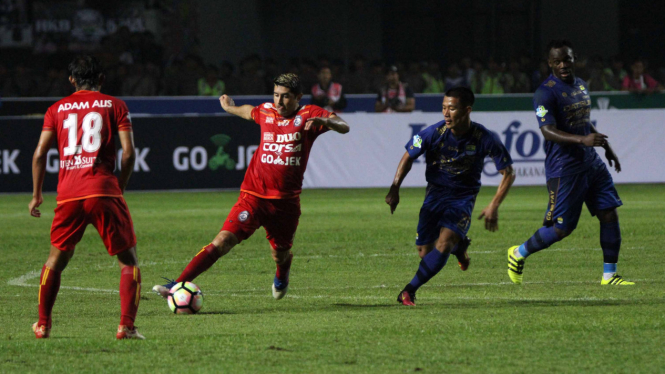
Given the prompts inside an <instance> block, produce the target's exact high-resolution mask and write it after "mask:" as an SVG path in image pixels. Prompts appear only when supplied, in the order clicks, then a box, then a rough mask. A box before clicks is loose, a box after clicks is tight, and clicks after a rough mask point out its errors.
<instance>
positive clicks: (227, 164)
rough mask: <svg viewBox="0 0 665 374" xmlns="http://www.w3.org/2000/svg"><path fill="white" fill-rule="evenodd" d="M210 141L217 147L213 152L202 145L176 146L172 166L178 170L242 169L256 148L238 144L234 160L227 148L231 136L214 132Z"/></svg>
mask: <svg viewBox="0 0 665 374" xmlns="http://www.w3.org/2000/svg"><path fill="white" fill-rule="evenodd" d="M210 141H211V142H212V143H213V144H214V145H215V146H216V147H217V148H216V151H215V153H214V154H209V153H208V151H207V150H206V149H205V148H204V147H202V146H200V145H199V146H194V147H191V148H189V147H185V146H181V147H176V149H175V150H174V151H173V167H174V168H175V169H176V170H178V171H188V170H195V171H202V170H204V169H206V167H207V168H208V169H210V170H212V171H215V170H218V169H220V168H222V169H226V170H244V169H245V168H246V167H247V165H248V164H249V160H251V159H252V156H253V155H254V152H255V151H256V150H257V149H258V146H257V145H250V146H247V147H245V146H244V145H239V146H238V150H237V159H238V161H235V160H234V159H233V157H231V155H230V154H229V153H227V150H228V148H229V143H230V142H231V137H230V136H228V135H226V134H216V135H213V136H212V137H211V138H210Z"/></svg>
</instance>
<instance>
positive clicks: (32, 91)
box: [2, 62, 39, 97]
mask: <svg viewBox="0 0 665 374" xmlns="http://www.w3.org/2000/svg"><path fill="white" fill-rule="evenodd" d="M38 94H39V87H38V86H37V81H36V80H35V79H34V76H33V73H32V71H31V69H30V68H28V67H27V66H26V65H25V64H24V63H23V62H18V63H17V64H16V66H15V67H14V71H13V74H10V76H9V79H7V81H6V82H5V85H4V87H3V89H2V96H5V97H31V96H37V95H38Z"/></svg>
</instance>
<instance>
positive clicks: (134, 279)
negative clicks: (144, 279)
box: [120, 266, 141, 329]
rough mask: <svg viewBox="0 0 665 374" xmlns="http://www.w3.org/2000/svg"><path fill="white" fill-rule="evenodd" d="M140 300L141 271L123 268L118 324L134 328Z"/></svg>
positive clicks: (133, 268) (129, 267) (127, 267)
mask: <svg viewBox="0 0 665 374" xmlns="http://www.w3.org/2000/svg"><path fill="white" fill-rule="evenodd" d="M140 299H141V270H140V269H139V268H138V267H137V266H125V267H123V268H122V271H121V272H120V324H121V325H125V326H127V327H128V328H129V329H133V328H134V320H135V319H136V312H137V311H138V309H139V300H140Z"/></svg>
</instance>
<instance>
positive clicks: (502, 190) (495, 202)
mask: <svg viewBox="0 0 665 374" xmlns="http://www.w3.org/2000/svg"><path fill="white" fill-rule="evenodd" d="M499 173H501V176H502V177H501V182H500V183H499V187H498V188H497V189H496V194H495V195H494V198H492V201H491V202H490V203H489V205H488V206H487V207H485V209H483V211H482V212H481V213H480V217H478V219H482V218H483V217H484V218H485V229H487V230H489V231H492V232H493V231H497V230H498V229H499V205H501V203H502V202H503V199H505V198H506V196H507V195H508V191H510V187H511V186H512V185H513V182H515V170H514V169H513V167H512V166H508V167H507V168H505V169H503V170H499Z"/></svg>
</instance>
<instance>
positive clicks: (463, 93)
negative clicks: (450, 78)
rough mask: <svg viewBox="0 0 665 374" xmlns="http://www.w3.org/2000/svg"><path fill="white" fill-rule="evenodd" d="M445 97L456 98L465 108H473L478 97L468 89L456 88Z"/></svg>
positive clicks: (447, 92)
mask: <svg viewBox="0 0 665 374" xmlns="http://www.w3.org/2000/svg"><path fill="white" fill-rule="evenodd" d="M445 96H448V97H454V98H456V99H458V100H459V102H460V104H462V106H463V107H468V106H473V103H474V102H475V101H476V96H475V95H474V94H473V91H471V90H470V89H468V88H466V87H454V88H451V89H449V90H448V91H446V94H445Z"/></svg>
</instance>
